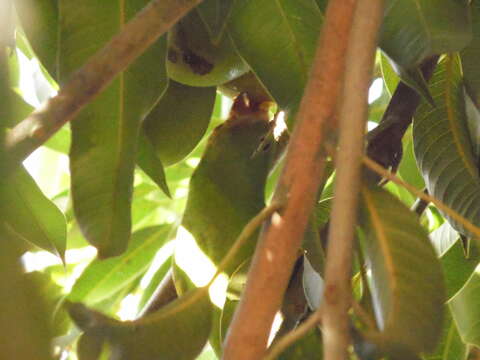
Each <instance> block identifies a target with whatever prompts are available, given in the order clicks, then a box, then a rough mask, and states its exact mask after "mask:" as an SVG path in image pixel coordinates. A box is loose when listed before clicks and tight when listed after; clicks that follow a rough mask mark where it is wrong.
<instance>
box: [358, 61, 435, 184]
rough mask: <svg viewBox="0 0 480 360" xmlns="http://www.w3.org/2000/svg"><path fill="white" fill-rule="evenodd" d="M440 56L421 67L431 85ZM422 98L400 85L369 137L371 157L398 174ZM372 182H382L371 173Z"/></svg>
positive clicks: (425, 62)
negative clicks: (403, 142)
mask: <svg viewBox="0 0 480 360" xmlns="http://www.w3.org/2000/svg"><path fill="white" fill-rule="evenodd" d="M438 58H439V57H438V55H435V56H432V57H431V58H429V59H426V60H425V61H424V62H423V63H422V65H421V66H420V70H421V71H422V75H423V77H424V78H425V80H426V81H427V82H428V81H429V80H430V78H431V77H432V75H433V72H434V70H435V67H436V66H437V62H438ZM420 100H421V99H420V95H419V94H418V93H417V91H416V90H414V89H412V88H411V87H410V86H408V85H406V84H405V83H403V82H400V83H399V84H398V86H397V88H396V89H395V92H394V93H393V95H392V98H391V99H390V102H389V103H388V107H387V109H386V110H385V113H384V114H383V117H382V120H381V121H380V123H379V125H378V126H377V127H376V128H375V129H373V130H372V131H370V132H369V133H368V135H367V141H368V145H367V151H366V152H367V155H368V156H369V157H370V158H371V159H373V160H374V161H376V162H377V163H379V164H380V165H382V166H383V167H384V168H387V169H388V168H391V169H392V171H393V172H396V171H397V168H398V166H399V165H400V161H401V160H402V155H403V144H402V138H403V136H404V135H405V132H406V131H407V129H408V127H409V126H410V124H411V123H412V120H413V115H414V114H415V111H416V110H417V107H418V105H419V104H420ZM368 176H369V177H371V179H372V182H374V183H378V182H379V181H380V180H381V178H379V177H378V175H377V174H375V173H369V174H368Z"/></svg>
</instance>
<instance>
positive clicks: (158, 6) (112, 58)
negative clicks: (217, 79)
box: [5, 0, 202, 166]
mask: <svg viewBox="0 0 480 360" xmlns="http://www.w3.org/2000/svg"><path fill="white" fill-rule="evenodd" d="M201 1H202V0H154V1H152V2H151V3H150V4H149V5H148V6H146V7H145V8H144V9H143V10H142V11H140V12H139V13H138V14H137V15H136V16H135V18H134V19H132V20H131V21H130V22H129V23H128V24H127V25H126V26H125V27H124V29H123V30H122V31H121V32H120V33H119V34H118V35H116V36H115V37H114V38H113V39H112V40H111V41H110V42H109V43H108V44H107V45H105V47H104V48H103V49H101V50H100V51H99V52H97V53H96V54H95V55H94V56H92V57H91V59H90V60H89V61H88V62H87V63H86V64H85V65H84V66H83V67H82V68H80V69H79V70H78V71H77V72H76V73H74V74H73V75H72V76H71V78H70V80H69V81H68V82H67V83H66V84H65V85H64V86H62V88H61V89H60V91H59V92H58V95H57V96H55V97H53V98H51V99H50V100H49V101H47V102H46V103H45V104H44V105H43V107H42V108H40V109H39V110H37V111H35V112H33V113H32V114H31V115H30V116H29V117H28V118H26V119H25V120H23V121H22V122H21V123H19V124H18V125H17V126H15V128H13V129H12V130H11V131H10V132H9V133H8V134H7V137H6V141H5V148H6V155H7V159H8V166H16V165H17V164H19V163H20V162H21V161H23V160H24V159H25V158H26V157H27V156H28V155H30V154H31V153H32V152H33V151H34V150H35V149H36V148H38V147H39V146H40V145H42V144H43V143H44V142H45V141H47V140H48V139H49V138H50V137H51V136H52V135H53V134H54V133H55V132H56V131H57V130H59V129H60V128H61V127H62V126H63V125H64V124H65V123H67V122H68V121H70V120H72V119H73V118H74V117H75V116H76V115H77V114H78V112H79V111H80V110H81V109H82V108H83V107H84V106H85V105H86V104H88V103H89V102H90V101H92V100H93V98H95V96H97V95H98V94H99V93H100V92H101V91H102V90H103V89H104V88H105V87H106V86H107V85H108V84H110V82H111V81H112V80H113V79H114V78H115V76H116V75H118V74H119V73H120V72H121V71H123V70H125V68H126V67H127V66H128V65H130V64H131V63H132V62H133V61H134V60H135V59H136V58H137V57H138V56H140V55H141V54H142V53H143V52H144V51H145V50H146V49H147V48H148V47H149V46H150V45H151V44H152V43H153V42H155V40H157V39H158V37H160V35H162V34H164V33H165V32H166V31H167V30H168V29H170V28H171V27H172V26H173V25H174V24H175V23H176V22H177V21H178V20H179V19H180V18H182V17H183V16H184V15H185V14H186V13H187V12H188V11H190V10H191V9H192V8H194V7H195V6H196V5H197V4H199V3H200V2H201Z"/></svg>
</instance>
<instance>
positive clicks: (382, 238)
mask: <svg viewBox="0 0 480 360" xmlns="http://www.w3.org/2000/svg"><path fill="white" fill-rule="evenodd" d="M362 195H363V198H364V201H365V204H366V206H367V209H368V214H369V218H370V223H371V224H372V228H373V230H374V231H375V236H376V238H377V240H378V244H379V246H380V249H381V252H382V254H383V255H384V257H383V259H384V262H385V269H386V271H387V277H388V279H389V282H388V284H389V286H390V293H391V294H390V296H389V299H390V302H391V303H390V308H389V314H387V318H384V323H383V325H384V329H383V330H385V329H387V327H388V324H389V323H390V317H391V314H393V313H395V311H394V309H395V308H396V306H395V296H394V295H392V294H394V293H395V292H396V289H397V288H398V282H397V279H396V277H395V276H391V274H392V273H393V272H394V269H395V265H394V262H393V258H392V256H391V253H390V251H389V246H388V243H389V241H388V237H387V235H386V231H385V230H384V226H383V225H382V221H381V218H382V216H380V214H378V212H377V209H376V207H375V205H374V203H375V202H374V200H373V199H372V196H371V195H370V191H369V190H368V189H367V188H365V187H364V188H363V189H362Z"/></svg>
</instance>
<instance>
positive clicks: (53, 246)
mask: <svg viewBox="0 0 480 360" xmlns="http://www.w3.org/2000/svg"><path fill="white" fill-rule="evenodd" d="M6 186H7V187H8V191H5V192H4V193H3V194H2V197H3V198H2V201H0V216H1V217H2V219H4V221H5V222H6V225H7V228H8V229H9V230H10V231H12V233H13V234H15V235H16V236H18V237H20V238H22V239H23V240H27V241H29V242H30V243H32V244H34V245H36V246H38V247H40V248H42V249H44V250H47V251H50V252H51V253H53V254H54V255H58V256H59V257H60V258H62V260H63V259H64V255H65V248H66V241H67V224H66V221H65V216H64V215H63V213H62V212H61V211H60V210H59V209H58V208H57V206H56V205H55V204H54V203H53V202H51V201H50V200H49V199H48V198H47V197H46V196H45V195H43V193H42V191H41V190H40V188H39V187H38V185H37V184H36V183H35V180H33V178H32V177H31V176H30V174H29V173H28V172H27V171H26V170H25V169H24V168H23V166H22V167H20V168H19V169H18V170H16V171H15V173H14V174H12V175H11V178H10V179H8V181H7V185H6Z"/></svg>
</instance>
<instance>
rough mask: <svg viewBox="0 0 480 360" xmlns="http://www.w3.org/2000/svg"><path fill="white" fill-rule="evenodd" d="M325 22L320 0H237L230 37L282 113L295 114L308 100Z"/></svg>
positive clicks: (230, 24)
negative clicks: (311, 72) (305, 92)
mask: <svg viewBox="0 0 480 360" xmlns="http://www.w3.org/2000/svg"><path fill="white" fill-rule="evenodd" d="M322 20H323V16H322V13H321V12H320V10H319V9H318V6H317V4H316V3H315V0H305V1H297V0H277V1H271V0H242V1H236V2H235V5H234V8H233V10H232V15H231V19H230V23H229V26H228V29H229V33H230V35H231V37H232V39H233V42H234V44H235V46H236V47H237V49H238V52H239V53H240V55H241V56H242V57H243V58H244V59H245V61H246V62H247V63H248V65H250V67H251V69H252V71H253V72H254V73H255V75H257V77H258V78H259V79H260V81H261V82H262V83H263V85H264V86H265V87H266V88H267V90H268V91H269V92H270V94H271V95H272V97H273V98H274V99H275V101H276V102H277V103H278V104H279V106H280V108H281V109H282V110H290V111H292V112H294V111H295V109H296V108H297V106H298V104H299V102H300V99H301V98H302V94H303V89H304V87H305V84H306V82H307V79H308V75H309V70H310V66H311V64H312V61H313V56H314V53H315V48H316V44H317V37H318V34H319V31H320V27H321V24H322ZM287 69H288V70H287ZM291 125H292V119H291V118H290V120H289V127H290V126H291Z"/></svg>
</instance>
